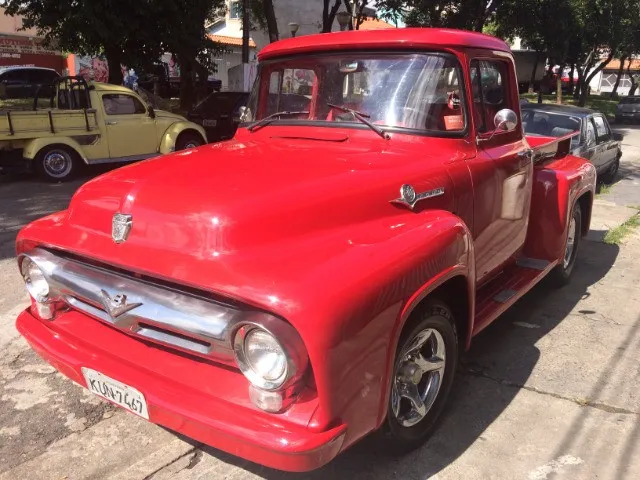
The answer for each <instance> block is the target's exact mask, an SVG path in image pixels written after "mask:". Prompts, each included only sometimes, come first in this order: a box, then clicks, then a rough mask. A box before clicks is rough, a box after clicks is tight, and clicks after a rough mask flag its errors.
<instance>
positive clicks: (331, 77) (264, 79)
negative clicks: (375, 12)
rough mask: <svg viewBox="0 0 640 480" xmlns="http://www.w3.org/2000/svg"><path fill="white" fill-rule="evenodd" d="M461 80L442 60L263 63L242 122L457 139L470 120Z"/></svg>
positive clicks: (320, 58) (381, 57) (351, 57)
mask: <svg viewBox="0 0 640 480" xmlns="http://www.w3.org/2000/svg"><path fill="white" fill-rule="evenodd" d="M461 85H462V82H461V72H460V69H459V66H458V63H457V61H456V60H455V58H454V57H452V56H449V55H444V54H437V53H433V54H413V53H388V54H374V53H353V54H339V55H337V54H321V55H313V56H305V57H294V58H287V59H279V60H273V61H268V62H265V63H263V64H262V65H261V70H260V74H259V77H258V80H257V81H256V83H255V86H254V90H253V92H252V94H251V97H250V99H249V102H248V111H247V112H246V114H245V116H244V118H243V120H244V121H248V122H251V121H256V120H260V119H263V118H265V117H267V116H269V115H272V114H274V113H275V112H282V111H290V112H294V111H295V112H308V113H300V114H297V115H283V116H282V117H281V118H279V119H278V120H277V121H281V122H287V123H290V122H294V123H300V122H309V121H312V122H332V123H334V122H348V123H359V122H358V120H356V119H355V118H354V115H353V114H351V113H349V112H345V111H344V109H338V108H332V107H331V106H329V104H333V105H336V106H340V107H344V108H348V109H353V110H356V111H357V112H358V113H361V114H363V115H364V116H365V117H366V118H367V119H368V120H369V121H370V122H372V123H374V124H376V125H380V126H383V127H384V126H387V127H401V128H407V129H415V130H421V131H427V132H460V131H463V130H464V129H465V127H466V123H467V117H466V108H465V105H464V95H463V94H462V93H461V92H462V86H461Z"/></svg>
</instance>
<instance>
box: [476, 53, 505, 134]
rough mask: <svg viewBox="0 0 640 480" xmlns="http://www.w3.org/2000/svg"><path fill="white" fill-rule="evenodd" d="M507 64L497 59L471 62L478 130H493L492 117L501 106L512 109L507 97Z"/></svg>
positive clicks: (481, 131)
mask: <svg viewBox="0 0 640 480" xmlns="http://www.w3.org/2000/svg"><path fill="white" fill-rule="evenodd" d="M508 72H509V71H508V65H507V63H505V62H501V61H497V60H473V61H472V62H471V86H472V92H473V116H474V120H475V123H476V128H477V130H478V132H480V133H483V132H488V131H491V130H493V128H494V125H493V118H494V117H495V115H496V113H498V111H500V110H502V109H503V108H510V109H512V110H513V109H514V108H513V105H511V101H510V97H509V89H508V86H507V82H508V80H507V79H508Z"/></svg>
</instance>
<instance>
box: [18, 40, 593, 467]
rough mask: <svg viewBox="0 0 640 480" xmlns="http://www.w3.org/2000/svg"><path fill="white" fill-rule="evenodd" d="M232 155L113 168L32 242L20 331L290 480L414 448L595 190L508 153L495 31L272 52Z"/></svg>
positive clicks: (516, 113) (565, 166) (580, 228)
mask: <svg viewBox="0 0 640 480" xmlns="http://www.w3.org/2000/svg"><path fill="white" fill-rule="evenodd" d="M259 60H260V68H259V76H258V80H257V81H256V84H255V88H254V91H253V93H252V94H251V98H250V100H249V102H248V105H247V107H246V109H245V110H244V111H243V114H242V115H243V120H244V123H243V125H242V126H241V128H240V129H239V130H238V132H237V133H236V135H235V137H234V138H233V139H232V140H230V141H226V142H222V143H218V144H214V145H206V146H203V147H200V148H197V149H191V150H185V151H181V152H176V153H174V154H171V155H167V156H165V157H162V158H160V159H158V160H152V161H146V162H143V163H139V164H137V165H132V166H128V167H125V168H121V169H118V170H116V171H113V172H111V173H108V174H106V175H103V176H101V177H98V178H96V179H94V180H92V181H90V182H88V183H87V184H85V185H84V186H83V187H81V188H80V189H79V190H78V191H77V192H76V194H75V196H74V197H73V199H72V200H71V203H70V205H69V208H68V209H67V210H65V211H62V212H59V213H56V214H54V215H51V216H48V217H46V218H43V219H40V220H38V221H35V222H33V223H32V224H30V225H28V226H27V227H25V228H24V229H23V230H22V231H21V232H20V234H19V236H18V240H17V254H18V262H19V268H20V269H21V272H22V275H23V277H24V280H25V282H26V287H27V289H28V291H29V293H30V295H31V299H32V304H31V306H30V308H28V309H26V310H25V311H24V312H22V313H21V314H20V316H19V317H18V320H17V327H18V329H19V331H20V332H21V333H22V335H23V336H24V337H25V338H26V339H27V340H28V342H29V343H30V344H31V345H32V347H33V348H34V349H35V350H36V351H37V352H38V353H39V354H40V355H42V356H43V357H44V358H45V359H46V360H48V361H49V362H51V364H52V365H54V366H55V367H56V368H57V369H58V370H60V371H61V372H62V373H64V374H65V375H67V376H68V377H70V378H71V379H72V380H74V381H76V382H77V383H79V384H80V385H82V386H85V387H87V388H89V389H90V390H91V391H93V392H94V393H96V394H98V395H100V396H102V397H104V398H106V399H108V400H109V401H111V402H113V403H116V404H118V405H120V406H122V407H124V408H126V409H128V410H130V411H132V412H133V413H135V414H137V415H140V416H142V417H144V418H146V419H149V420H150V421H152V422H155V423H158V424H160V425H164V426H165V427H168V428H170V429H173V430H175V431H178V432H180V433H183V434H185V435H187V436H189V437H192V438H194V439H197V440H198V441H201V442H204V443H206V444H209V445H212V446H214V447H217V448H219V449H222V450H225V451H227V452H231V453H232V454H234V455H238V456H240V457H244V458H246V459H249V460H252V461H254V462H258V463H261V464H264V465H268V466H270V467H275V468H279V469H283V470H292V471H305V470H311V469H314V468H318V467H320V466H322V465H324V464H326V463H327V462H329V461H330V460H331V459H332V458H334V457H335V456H336V455H338V453H340V452H342V451H344V450H345V449H347V448H348V447H349V446H350V445H352V444H353V443H354V442H356V441H358V440H359V439H361V438H362V437H363V436H365V435H367V434H369V433H371V432H374V431H378V432H381V434H380V439H381V441H383V442H389V445H391V446H392V447H393V448H395V449H399V450H403V449H404V450H406V449H411V448H415V447H417V446H418V445H420V444H421V443H422V442H423V441H424V440H425V439H426V438H427V437H428V436H429V435H430V433H431V432H432V431H433V429H434V426H435V425H436V420H437V419H438V416H439V415H440V414H441V412H442V411H443V409H444V408H445V406H446V404H447V401H448V399H447V397H448V395H449V392H450V390H451V385H452V382H453V380H454V375H455V372H456V367H457V363H458V357H459V355H460V354H461V352H463V351H464V350H466V349H468V348H469V346H470V344H471V341H472V339H473V337H474V336H475V335H477V334H478V333H479V332H480V331H482V330H483V329H484V328H485V327H487V325H489V324H490V323H491V322H492V321H493V320H495V319H496V318H497V317H498V316H499V315H500V314H501V313H502V312H504V311H505V310H506V309H507V308H508V307H509V306H510V305H512V304H513V303H514V302H515V301H516V300H518V299H519V298H520V297H521V296H522V295H524V294H525V293H526V292H527V291H528V290H530V289H531V288H532V287H533V286H534V285H535V284H536V283H538V282H539V281H540V280H541V279H542V278H543V277H545V276H549V277H551V280H552V281H553V282H555V283H557V284H563V283H565V282H567V281H568V280H569V277H570V275H571V273H572V270H573V268H574V264H575V260H576V252H577V251H578V247H579V246H580V239H581V237H582V236H584V235H585V234H586V233H587V231H588V229H589V222H590V215H591V205H592V200H593V196H594V191H595V179H596V173H595V170H594V168H593V166H592V165H591V164H590V163H589V162H587V161H585V160H583V159H581V158H576V157H574V156H571V155H569V154H568V151H569V146H570V141H571V135H568V136H566V137H563V138H560V139H555V138H554V139H550V138H542V137H536V138H530V139H527V138H525V137H524V136H523V133H522V125H521V121H520V107H519V101H518V88H517V83H516V76H515V71H514V63H513V57H512V55H511V53H510V51H509V48H508V47H507V45H506V44H505V43H504V42H502V41H500V40H498V39H496V38H493V37H489V36H485V35H481V34H476V33H469V32H462V31H455V30H436V29H394V30H384V31H364V32H340V33H332V34H325V35H311V36H304V37H299V38H292V39H288V40H284V41H281V42H277V43H274V44H271V45H269V46H268V47H266V48H265V49H264V50H262V52H261V53H260V55H259Z"/></svg>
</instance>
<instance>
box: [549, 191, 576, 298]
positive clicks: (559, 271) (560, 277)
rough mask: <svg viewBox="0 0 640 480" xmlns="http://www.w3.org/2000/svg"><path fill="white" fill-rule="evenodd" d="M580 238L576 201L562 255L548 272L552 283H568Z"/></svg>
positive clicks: (555, 284) (560, 285)
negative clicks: (558, 261)
mask: <svg viewBox="0 0 640 480" xmlns="http://www.w3.org/2000/svg"><path fill="white" fill-rule="evenodd" d="M581 240H582V212H581V210H580V204H579V203H578V202H576V204H575V205H574V207H573V211H572V212H571V217H569V226H568V227H567V239H566V241H565V247H564V255H563V257H562V259H561V260H560V263H559V264H558V265H556V267H555V268H554V269H553V270H552V271H551V273H549V280H550V281H551V283H552V285H554V286H556V287H562V286H563V285H566V284H568V283H569V280H570V279H571V273H572V272H573V267H574V266H575V264H576V257H577V256H578V247H580V242H581Z"/></svg>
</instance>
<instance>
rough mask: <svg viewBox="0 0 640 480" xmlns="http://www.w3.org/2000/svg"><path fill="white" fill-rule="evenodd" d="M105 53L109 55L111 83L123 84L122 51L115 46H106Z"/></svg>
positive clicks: (108, 63)
mask: <svg viewBox="0 0 640 480" xmlns="http://www.w3.org/2000/svg"><path fill="white" fill-rule="evenodd" d="M104 53H105V55H106V57H107V65H108V66H109V83H112V84H114V85H122V82H123V80H124V77H123V76H122V67H121V64H122V52H121V51H120V49H119V48H118V47H117V46H115V47H109V48H105V50H104Z"/></svg>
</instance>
